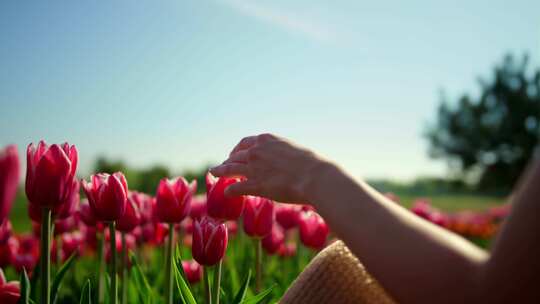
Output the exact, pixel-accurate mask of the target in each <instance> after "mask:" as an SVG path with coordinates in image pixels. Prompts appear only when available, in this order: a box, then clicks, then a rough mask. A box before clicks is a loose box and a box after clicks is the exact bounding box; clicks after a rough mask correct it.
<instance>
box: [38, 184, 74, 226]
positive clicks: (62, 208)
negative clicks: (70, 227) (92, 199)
mask: <svg viewBox="0 0 540 304" xmlns="http://www.w3.org/2000/svg"><path fill="white" fill-rule="evenodd" d="M72 187H73V188H72V191H71V194H70V195H69V196H68V198H67V199H66V201H65V202H64V203H62V204H60V205H57V206H55V207H53V208H52V210H51V211H52V216H53V219H55V220H63V219H66V218H68V217H70V216H71V215H73V213H75V209H76V208H77V205H78V204H79V198H80V196H79V183H78V182H77V181H76V180H73V184H72ZM28 216H29V217H30V219H31V220H32V221H34V222H36V223H41V207H40V206H39V205H38V204H34V203H32V202H28Z"/></svg>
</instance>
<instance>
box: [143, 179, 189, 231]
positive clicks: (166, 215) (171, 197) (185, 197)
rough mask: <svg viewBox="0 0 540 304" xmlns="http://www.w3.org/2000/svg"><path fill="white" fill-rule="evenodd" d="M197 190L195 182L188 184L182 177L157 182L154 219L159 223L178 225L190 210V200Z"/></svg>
mask: <svg viewBox="0 0 540 304" xmlns="http://www.w3.org/2000/svg"><path fill="white" fill-rule="evenodd" d="M196 190H197V181H192V182H191V183H190V184H188V182H187V181H186V179H185V178H183V177H178V178H176V179H173V180H169V179H167V178H164V179H162V180H161V181H160V182H159V186H158V189H157V194H156V206H155V210H154V211H155V213H156V217H157V218H158V220H159V221H161V222H166V223H179V222H181V221H182V220H183V219H184V218H185V217H186V216H187V215H188V214H189V210H190V208H191V198H192V197H193V194H194V193H195V191H196Z"/></svg>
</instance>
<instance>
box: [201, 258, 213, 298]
mask: <svg viewBox="0 0 540 304" xmlns="http://www.w3.org/2000/svg"><path fill="white" fill-rule="evenodd" d="M203 272H204V295H205V297H206V304H212V288H211V287H210V278H209V276H208V272H209V268H208V267H206V266H205V267H204V269H203Z"/></svg>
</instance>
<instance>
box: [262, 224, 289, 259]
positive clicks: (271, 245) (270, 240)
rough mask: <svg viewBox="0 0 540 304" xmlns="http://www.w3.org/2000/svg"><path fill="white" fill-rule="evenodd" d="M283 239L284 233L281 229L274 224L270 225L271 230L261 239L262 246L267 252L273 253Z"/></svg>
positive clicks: (281, 243)
mask: <svg viewBox="0 0 540 304" xmlns="http://www.w3.org/2000/svg"><path fill="white" fill-rule="evenodd" d="M284 241H285V234H284V233H283V229H282V228H281V227H280V226H279V225H276V224H274V225H273V226H272V232H271V233H270V234H269V235H267V236H265V237H264V238H263V239H262V247H263V248H264V250H265V251H266V252H267V253H268V254H275V253H276V252H277V251H278V250H279V248H280V247H281V246H282V245H283V243H284Z"/></svg>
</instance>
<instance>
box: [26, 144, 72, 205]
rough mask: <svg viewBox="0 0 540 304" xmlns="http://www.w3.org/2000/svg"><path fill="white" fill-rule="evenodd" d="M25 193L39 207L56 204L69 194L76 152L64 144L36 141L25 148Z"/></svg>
mask: <svg viewBox="0 0 540 304" xmlns="http://www.w3.org/2000/svg"><path fill="white" fill-rule="evenodd" d="M26 155H27V168H26V196H27V197H28V200H29V201H31V202H32V203H33V204H37V205H38V206H41V207H49V208H53V207H57V206H58V205H61V204H64V203H66V202H67V201H68V200H69V199H70V198H71V195H72V191H73V183H74V180H75V178H76V177H75V172H76V170H77V161H78V154H77V149H76V148H75V146H70V145H69V144H68V143H64V144H63V145H62V146H60V145H56V144H54V145H51V146H50V147H49V146H47V144H46V143H45V142H44V141H40V142H39V144H38V146H37V147H35V146H34V144H30V145H29V146H28V149H27V151H26Z"/></svg>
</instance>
